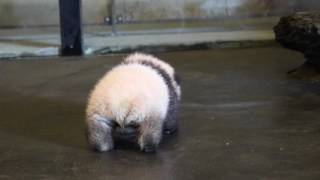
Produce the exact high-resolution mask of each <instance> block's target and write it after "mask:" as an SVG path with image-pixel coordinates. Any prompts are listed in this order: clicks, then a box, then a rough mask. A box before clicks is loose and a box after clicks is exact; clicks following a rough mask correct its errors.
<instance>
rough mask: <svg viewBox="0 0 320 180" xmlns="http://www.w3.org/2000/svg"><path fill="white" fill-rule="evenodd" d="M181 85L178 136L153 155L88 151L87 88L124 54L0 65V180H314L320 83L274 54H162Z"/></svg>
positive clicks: (296, 57) (319, 170)
mask: <svg viewBox="0 0 320 180" xmlns="http://www.w3.org/2000/svg"><path fill="white" fill-rule="evenodd" d="M157 56H159V57H161V58H163V59H165V60H167V61H168V62H170V63H171V64H172V65H173V66H175V67H176V69H177V71H178V72H179V74H180V75H181V77H182V80H183V81H182V82H183V83H182V85H183V103H182V111H181V119H180V131H179V133H178V134H177V135H175V136H173V137H171V138H168V139H165V140H164V141H163V143H162V144H161V146H160V148H159V150H158V152H157V153H156V154H143V153H141V152H137V151H134V150H130V149H117V150H114V151H111V152H107V153H96V152H92V151H90V150H89V149H88V147H87V144H86V139H85V133H84V110H85V106H86V98H87V94H88V93H89V91H90V89H91V88H92V86H93V85H94V83H95V82H96V80H97V79H98V78H99V77H101V76H102V75H103V74H104V72H105V71H107V70H108V69H110V68H111V67H112V66H113V65H115V64H116V63H117V62H119V61H120V60H121V59H122V58H123V55H114V56H100V57H86V58H77V57H74V58H59V59H40V58H38V59H26V60H12V61H0V115H1V116H0V179H30V180H31V179H32V180H35V179H49V180H51V179H52V180H54V179H108V180H120V179H137V180H144V179H145V180H149V179H156V180H157V179H159V180H164V179H179V180H189V179H197V180H199V179H222V180H228V179H237V180H251V179H258V180H274V179H281V180H284V179H288V180H295V179H297V180H298V179H299V180H300V179H308V180H309V179H319V177H320V161H319V160H320V115H319V114H320V83H319V82H317V81H305V80H299V79H294V78H290V77H288V75H287V74H286V72H287V71H289V70H291V69H293V68H295V67H297V66H299V65H300V64H301V63H302V62H303V60H302V58H303V57H302V55H300V54H297V53H294V52H292V51H288V50H284V49H282V48H280V47H269V48H252V49H226V50H210V51H186V52H174V53H161V54H157Z"/></svg>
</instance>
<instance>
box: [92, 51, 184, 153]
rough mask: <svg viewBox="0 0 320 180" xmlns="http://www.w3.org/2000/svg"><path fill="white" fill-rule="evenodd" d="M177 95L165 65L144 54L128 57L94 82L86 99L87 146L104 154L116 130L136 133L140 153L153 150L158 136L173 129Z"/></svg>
mask: <svg viewBox="0 0 320 180" xmlns="http://www.w3.org/2000/svg"><path fill="white" fill-rule="evenodd" d="M180 94H181V92H180V85H179V83H178V81H176V75H175V73H174V69H173V68H172V67H171V66H170V65H169V64H167V63H165V62H163V61H161V60H159V59H157V58H155V57H153V56H150V55H145V54H133V55H131V56H128V57H127V58H126V59H125V60H124V61H123V62H122V64H120V65H118V66H116V67H114V68H113V69H112V70H111V71H109V72H107V73H106V74H105V75H104V76H103V77H102V78H101V79H100V80H99V81H98V83H97V84H96V86H95V87H94V89H93V91H92V92H91V94H90V96H89V100H88V106H87V111H86V114H87V118H86V123H87V129H88V140H89V144H90V145H91V146H92V147H93V148H95V149H96V150H98V151H108V150H110V149H113V140H114V132H115V131H116V130H117V131H118V130H119V132H120V133H124V134H128V133H130V132H138V137H137V141H138V144H139V146H140V148H141V150H144V151H146V152H153V151H155V149H156V147H157V146H158V144H159V143H160V140H161V137H162V133H163V132H169V133H171V132H173V131H175V130H176V129H177V112H178V107H179V101H180Z"/></svg>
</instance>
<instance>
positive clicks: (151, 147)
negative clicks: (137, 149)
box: [142, 143, 157, 153]
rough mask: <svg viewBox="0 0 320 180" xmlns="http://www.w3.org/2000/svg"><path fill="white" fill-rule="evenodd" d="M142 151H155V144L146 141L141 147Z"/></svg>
mask: <svg viewBox="0 0 320 180" xmlns="http://www.w3.org/2000/svg"><path fill="white" fill-rule="evenodd" d="M142 151H143V152H145V153H155V152H156V151H157V146H156V145H155V144H152V143H148V144H146V145H145V146H144V147H143V148H142Z"/></svg>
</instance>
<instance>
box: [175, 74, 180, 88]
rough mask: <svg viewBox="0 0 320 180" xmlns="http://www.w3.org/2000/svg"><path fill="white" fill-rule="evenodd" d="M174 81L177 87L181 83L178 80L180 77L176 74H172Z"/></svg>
mask: <svg viewBox="0 0 320 180" xmlns="http://www.w3.org/2000/svg"><path fill="white" fill-rule="evenodd" d="M174 80H175V81H176V83H177V84H178V85H180V83H181V78H180V76H178V75H177V74H176V73H174Z"/></svg>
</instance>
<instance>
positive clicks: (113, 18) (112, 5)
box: [108, 0, 117, 35]
mask: <svg viewBox="0 0 320 180" xmlns="http://www.w3.org/2000/svg"><path fill="white" fill-rule="evenodd" d="M108 14H109V15H108V16H109V25H110V26H111V32H112V35H116V34H117V29H116V21H117V19H116V14H115V1H114V0H110V1H109V3H108Z"/></svg>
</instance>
